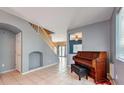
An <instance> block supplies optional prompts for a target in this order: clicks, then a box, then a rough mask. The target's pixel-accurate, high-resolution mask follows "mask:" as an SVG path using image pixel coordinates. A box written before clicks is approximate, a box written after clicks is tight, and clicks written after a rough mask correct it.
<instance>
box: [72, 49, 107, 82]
mask: <svg viewBox="0 0 124 93" xmlns="http://www.w3.org/2000/svg"><path fill="white" fill-rule="evenodd" d="M73 60H74V62H75V64H78V65H82V66H84V67H86V68H87V69H89V70H90V73H89V75H88V76H90V77H92V78H93V79H94V81H95V82H96V83H97V82H103V81H106V80H107V52H105V51H78V53H77V54H76V55H75V56H73Z"/></svg>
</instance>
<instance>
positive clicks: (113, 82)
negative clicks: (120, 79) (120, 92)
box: [107, 73, 117, 85]
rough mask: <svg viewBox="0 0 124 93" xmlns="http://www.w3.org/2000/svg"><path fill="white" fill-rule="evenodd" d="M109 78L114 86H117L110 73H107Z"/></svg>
mask: <svg viewBox="0 0 124 93" xmlns="http://www.w3.org/2000/svg"><path fill="white" fill-rule="evenodd" d="M107 78H108V79H109V80H110V81H111V82H112V85H117V84H116V82H115V80H114V79H112V77H111V75H110V74H109V73H107Z"/></svg>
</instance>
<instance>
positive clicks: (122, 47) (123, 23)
mask: <svg viewBox="0 0 124 93" xmlns="http://www.w3.org/2000/svg"><path fill="white" fill-rule="evenodd" d="M118 35H119V36H117V38H118V39H117V42H118V43H117V44H118V45H117V46H118V49H117V50H118V57H119V58H120V59H123V60H124V8H122V9H121V11H120V13H119V31H118Z"/></svg>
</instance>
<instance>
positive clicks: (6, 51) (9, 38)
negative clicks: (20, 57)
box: [0, 29, 16, 72]
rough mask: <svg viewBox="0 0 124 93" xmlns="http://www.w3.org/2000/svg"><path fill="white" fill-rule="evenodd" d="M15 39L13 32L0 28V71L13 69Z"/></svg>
mask: <svg viewBox="0 0 124 93" xmlns="http://www.w3.org/2000/svg"><path fill="white" fill-rule="evenodd" d="M15 40H16V35H15V33H13V32H12V31H8V30H4V29H0V72H3V71H7V70H10V69H15ZM2 64H4V65H5V67H2Z"/></svg>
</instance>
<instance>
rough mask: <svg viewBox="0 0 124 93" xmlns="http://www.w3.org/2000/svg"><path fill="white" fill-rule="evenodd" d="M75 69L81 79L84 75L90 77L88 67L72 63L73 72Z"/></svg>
mask: <svg viewBox="0 0 124 93" xmlns="http://www.w3.org/2000/svg"><path fill="white" fill-rule="evenodd" d="M73 71H74V72H75V73H76V74H77V75H78V76H79V80H81V77H84V76H86V79H88V73H89V70H88V69H87V68H85V67H83V66H81V65H78V64H71V72H73Z"/></svg>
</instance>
